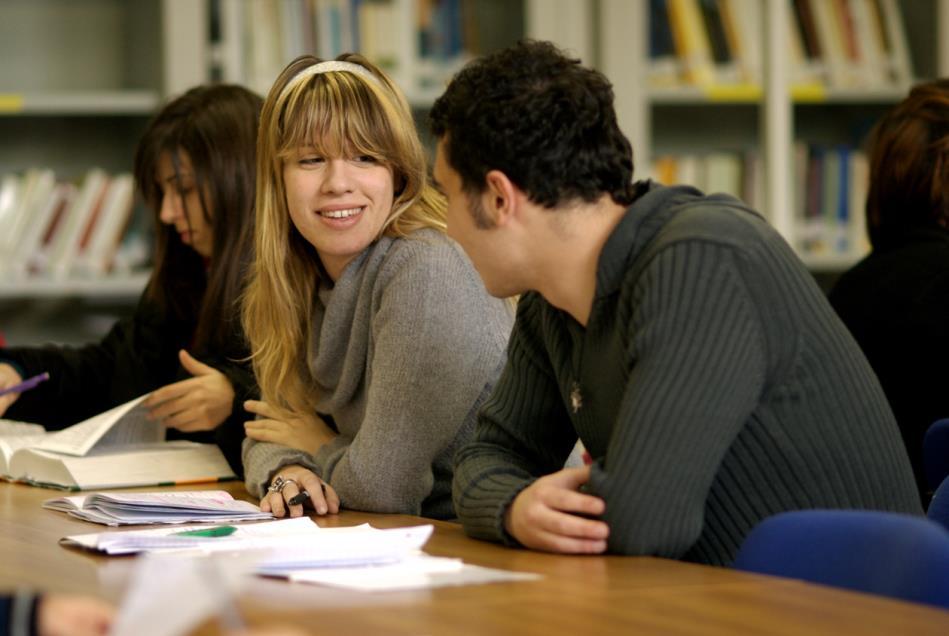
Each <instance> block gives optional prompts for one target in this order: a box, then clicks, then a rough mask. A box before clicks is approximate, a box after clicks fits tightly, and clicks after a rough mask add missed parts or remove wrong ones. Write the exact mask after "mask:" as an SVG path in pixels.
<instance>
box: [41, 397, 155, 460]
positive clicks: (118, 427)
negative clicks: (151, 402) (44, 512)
mask: <svg viewBox="0 0 949 636" xmlns="http://www.w3.org/2000/svg"><path fill="white" fill-rule="evenodd" d="M146 397H147V396H145V395H143V396H141V397H138V398H135V399H134V400H131V401H130V402H126V403H125V404H120V405H119V406H116V407H115V408H112V409H109V410H108V411H105V412H104V413H100V414H99V415H95V416H93V417H90V418H89V419H87V420H84V421H82V422H79V423H78V424H74V425H72V426H70V427H69V428H66V429H63V430H61V431H57V432H55V433H50V434H49V435H47V437H46V439H45V440H44V441H43V443H41V444H39V445H37V448H39V449H41V450H47V451H53V452H56V453H63V454H65V455H85V454H87V453H88V452H89V450H90V449H92V448H93V447H94V446H96V447H114V446H119V445H125V444H132V443H153V442H160V441H162V440H163V439H164V438H165V430H164V428H163V427H162V426H161V424H160V423H158V422H149V421H148V420H147V419H145V413H146V411H145V409H144V408H143V407H142V406H141V402H142V400H144V399H145V398H146Z"/></svg>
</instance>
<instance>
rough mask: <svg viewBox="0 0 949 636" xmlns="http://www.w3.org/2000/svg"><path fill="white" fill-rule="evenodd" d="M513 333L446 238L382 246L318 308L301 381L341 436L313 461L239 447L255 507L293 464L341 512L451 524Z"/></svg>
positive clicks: (507, 314) (426, 234)
mask: <svg viewBox="0 0 949 636" xmlns="http://www.w3.org/2000/svg"><path fill="white" fill-rule="evenodd" d="M512 322H513V316H512V312H511V310H510V308H509V307H508V306H507V305H506V304H505V303H504V302H503V301H501V300H498V299H495V298H491V297H490V296H488V293H487V291H486V290H485V289H484V285H483V284H482V282H481V279H480V278H479V277H478V273H477V272H476V271H475V270H474V267H473V266H472V264H471V261H469V260H468V257H467V256H466V255H465V254H464V252H463V251H462V250H461V248H460V247H459V246H458V245H457V244H456V243H454V242H453V241H452V240H451V239H449V238H447V237H446V236H445V235H444V234H441V233H439V232H435V231H432V230H420V231H417V232H415V233H414V234H413V235H412V237H411V238H399V239H393V238H389V237H383V238H381V239H379V240H378V241H376V242H375V243H373V244H372V245H371V246H369V247H368V248H366V250H365V251H364V252H363V253H362V254H360V255H359V256H357V257H356V258H355V259H354V260H353V261H352V262H350V263H349V265H347V266H346V269H345V270H344V271H343V273H342V275H341V276H340V278H339V280H338V281H336V283H335V285H332V286H330V285H327V284H325V283H324V284H322V285H321V287H320V289H319V291H318V294H317V297H316V298H315V299H314V307H313V326H312V335H311V338H310V351H309V355H308V358H307V362H308V369H309V374H310V378H308V381H310V382H312V384H313V387H314V391H315V393H316V395H317V410H318V412H319V413H321V414H323V415H328V416H329V417H331V418H332V421H333V422H334V423H335V424H336V427H337V429H338V430H339V435H338V436H337V437H336V438H335V439H334V440H333V441H332V442H330V443H329V444H325V445H324V446H322V447H321V448H320V449H319V451H318V452H317V453H316V454H315V455H311V454H309V453H306V452H303V451H298V450H294V449H291V448H287V447H285V446H281V445H278V444H271V443H262V442H255V441H253V440H251V439H247V440H245V442H244V456H243V457H244V469H245V471H246V483H247V488H248V490H249V491H250V492H251V493H252V494H253V495H255V496H257V497H260V496H261V495H262V494H263V492H264V491H265V490H266V487H267V485H268V484H269V483H270V482H271V479H272V477H273V474H274V473H275V472H277V471H278V470H279V469H280V468H282V467H283V466H286V465H288V464H299V465H301V466H305V467H307V468H309V469H311V470H312V471H314V472H315V473H316V474H317V475H319V476H321V477H322V478H323V479H324V480H326V481H327V482H328V483H329V484H330V485H332V486H333V488H334V489H335V490H336V492H337V494H338V495H339V497H340V501H341V503H342V505H343V506H344V507H346V508H351V509H355V510H366V511H369V512H398V513H404V514H413V515H422V516H426V517H433V518H439V519H445V518H452V517H454V516H455V514H454V511H453V509H452V502H451V479H452V469H453V467H454V464H453V457H454V454H455V452H456V451H457V450H458V448H459V447H460V446H461V444H463V443H464V442H467V441H468V440H470V438H471V435H472V433H473V431H474V423H475V419H476V416H477V411H478V407H480V406H481V404H483V403H484V401H485V399H487V397H488V395H490V393H491V390H492V389H493V388H494V383H495V381H496V380H497V377H498V375H499V374H500V371H501V367H502V365H503V362H504V348H505V346H506V344H507V337H508V334H509V333H510V330H511V324H512Z"/></svg>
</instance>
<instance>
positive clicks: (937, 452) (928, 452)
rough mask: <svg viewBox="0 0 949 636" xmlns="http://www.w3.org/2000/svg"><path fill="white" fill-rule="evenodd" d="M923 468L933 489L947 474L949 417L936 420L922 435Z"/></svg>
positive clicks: (948, 469)
mask: <svg viewBox="0 0 949 636" xmlns="http://www.w3.org/2000/svg"><path fill="white" fill-rule="evenodd" d="M923 470H924V471H925V473H926V483H927V484H929V487H930V488H932V489H933V490H936V488H938V487H939V484H941V483H942V482H944V481H945V480H946V476H949V419H944V420H936V421H935V422H934V423H933V425H932V426H930V427H929V428H928V429H926V436H925V437H923Z"/></svg>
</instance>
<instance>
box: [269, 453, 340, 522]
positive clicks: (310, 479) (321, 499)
mask: <svg viewBox="0 0 949 636" xmlns="http://www.w3.org/2000/svg"><path fill="white" fill-rule="evenodd" d="M302 491H306V493H307V494H308V495H309V497H308V498H306V499H304V500H303V501H302V502H300V503H299V504H294V505H290V504H289V503H288V502H289V501H290V500H291V499H293V498H294V497H296V496H297V495H298V494H300V492H302ZM307 502H309V503H310V505H311V506H313V509H314V510H315V511H316V513H317V514H319V515H325V514H326V513H330V514H336V513H337V512H339V497H338V496H337V494H336V491H335V490H333V487H332V486H330V485H329V484H327V483H326V482H325V481H323V480H322V479H320V478H319V477H317V476H316V474H315V473H314V472H313V471H312V470H308V469H306V468H304V467H303V466H297V465H295V464H294V465H290V466H284V467H283V468H281V469H280V471H279V472H278V473H277V474H276V475H274V476H273V479H272V480H271V482H270V488H269V489H268V490H267V492H266V493H264V497H263V499H261V500H260V510H261V511H262V512H273V516H275V517H278V518H279V517H283V516H284V515H285V514H286V513H287V510H289V511H290V516H291V517H299V516H300V515H302V514H303V506H304V505H305V504H306V503H307Z"/></svg>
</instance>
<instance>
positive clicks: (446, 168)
mask: <svg viewBox="0 0 949 636" xmlns="http://www.w3.org/2000/svg"><path fill="white" fill-rule="evenodd" d="M446 152H447V149H446V148H445V140H444V139H443V140H441V141H439V142H438V148H437V151H436V154H435V169H434V176H435V183H436V184H437V185H438V187H439V188H440V189H441V191H442V193H443V194H444V195H445V197H446V198H447V199H448V212H447V221H448V236H450V237H451V238H453V239H454V240H455V241H457V242H458V244H459V245H461V247H462V248H463V249H464V250H465V252H466V253H467V254H468V258H470V259H471V262H472V263H473V264H474V266H475V269H476V270H478V274H480V275H481V280H483V281H484V286H485V287H486V288H487V290H488V293H489V294H491V295H492V296H496V297H498V298H506V297H508V296H514V295H516V294H520V293H522V292H523V291H524V290H523V289H518V288H517V287H518V285H517V284H516V283H515V281H514V279H515V278H516V272H515V271H512V270H513V268H510V267H508V266H507V265H506V264H507V263H509V261H510V259H509V258H508V254H507V253H506V252H507V250H506V249H505V248H504V245H505V243H504V240H503V239H504V234H505V233H504V228H498V227H496V226H494V224H493V220H492V219H491V217H490V215H489V214H487V213H486V212H485V211H484V210H481V212H480V215H481V219H482V222H481V223H480V225H481V226H482V227H479V223H476V222H475V215H474V214H473V210H472V208H473V207H476V206H478V205H479V204H481V203H482V201H481V200H478V201H472V200H471V197H469V196H468V194H467V193H466V192H465V191H464V190H463V189H462V184H461V175H459V174H458V172H456V171H455V169H454V168H452V167H451V166H450V165H449V163H448V159H447V157H446Z"/></svg>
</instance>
